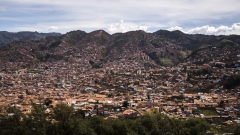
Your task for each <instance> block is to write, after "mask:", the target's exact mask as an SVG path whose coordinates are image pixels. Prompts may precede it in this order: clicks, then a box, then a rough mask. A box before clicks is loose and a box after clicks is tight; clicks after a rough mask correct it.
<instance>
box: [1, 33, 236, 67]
mask: <svg viewBox="0 0 240 135" xmlns="http://www.w3.org/2000/svg"><path fill="white" fill-rule="evenodd" d="M239 37H240V36H237V35H231V36H213V35H199V34H197V35H189V34H185V33H183V32H181V31H172V32H170V31H167V30H159V31H156V32H154V33H146V32H144V31H141V30H139V31H130V32H126V33H115V34H112V35H110V34H109V33H107V32H106V31H104V30H96V31H92V32H89V33H86V32H84V31H81V30H75V31H71V32H68V33H66V34H63V35H60V36H47V37H45V38H42V39H39V40H29V39H28V40H20V41H13V42H10V43H8V44H6V45H4V46H2V47H0V62H1V63H2V64H3V65H7V64H8V63H14V64H15V65H18V66H19V67H34V66H36V65H38V64H40V63H44V62H57V61H65V62H79V63H82V64H85V65H89V66H90V67H92V68H101V67H104V66H107V65H111V64H113V63H115V64H116V63H118V64H121V63H119V61H120V60H121V61H131V62H132V63H135V62H137V64H139V65H140V66H144V65H145V66H173V65H176V64H178V63H181V62H186V58H189V55H190V52H191V51H193V52H194V50H198V49H199V48H203V47H207V46H218V45H221V44H222V45H225V44H226V43H230V42H233V44H234V45H238V44H239V43H240V40H239V39H240V38H239ZM192 56H193V55H192ZM90 61H91V62H90ZM5 67H6V66H5Z"/></svg>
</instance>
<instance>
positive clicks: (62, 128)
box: [0, 103, 240, 135]
mask: <svg viewBox="0 0 240 135" xmlns="http://www.w3.org/2000/svg"><path fill="white" fill-rule="evenodd" d="M45 110H46V106H44V105H41V104H34V103H32V111H31V113H30V114H27V115H25V114H23V113H22V112H21V111H20V110H19V109H18V108H16V107H9V108H7V110H6V112H5V113H4V114H2V115H1V116H0V134H1V135H113V134H114V135H162V134H164V135H202V134H205V133H206V132H207V131H208V132H211V133H220V132H233V133H235V135H239V134H240V131H239V129H240V128H239V127H240V126H232V127H231V128H229V127H227V128H226V129H228V130H227V131H226V130H225V131H224V130H223V129H221V130H222V131H220V130H219V129H217V128H215V127H213V126H211V125H210V123H208V122H207V121H206V120H205V119H202V118H189V119H188V120H184V121H182V120H180V119H176V118H170V117H168V116H166V115H163V114H160V113H155V114H146V115H143V116H140V117H137V118H135V119H128V118H125V117H124V116H120V117H119V118H117V119H115V118H111V119H104V118H103V117H101V116H93V117H85V112H84V111H82V110H75V109H74V108H73V107H72V106H68V105H66V104H62V103H61V104H57V105H56V106H55V107H54V108H53V112H52V113H46V112H45Z"/></svg>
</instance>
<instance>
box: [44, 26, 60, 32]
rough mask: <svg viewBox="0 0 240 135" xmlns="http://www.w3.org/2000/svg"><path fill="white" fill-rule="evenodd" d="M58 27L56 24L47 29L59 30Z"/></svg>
mask: <svg viewBox="0 0 240 135" xmlns="http://www.w3.org/2000/svg"><path fill="white" fill-rule="evenodd" d="M57 29H58V27H56V26H50V27H48V28H47V30H49V31H52V30H57Z"/></svg>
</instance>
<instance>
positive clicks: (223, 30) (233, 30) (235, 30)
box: [187, 23, 240, 35]
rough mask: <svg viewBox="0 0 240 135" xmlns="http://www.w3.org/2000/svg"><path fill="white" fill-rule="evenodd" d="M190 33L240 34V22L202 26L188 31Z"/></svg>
mask: <svg viewBox="0 0 240 135" xmlns="http://www.w3.org/2000/svg"><path fill="white" fill-rule="evenodd" d="M187 33H189V34H207V35H230V34H240V23H234V24H233V25H232V26H230V27H228V26H223V25H221V26H219V27H213V26H208V25H206V26H202V27H196V28H194V29H191V30H189V31H187Z"/></svg>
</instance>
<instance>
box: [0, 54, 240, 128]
mask: <svg viewBox="0 0 240 135" xmlns="http://www.w3.org/2000/svg"><path fill="white" fill-rule="evenodd" d="M136 57H137V56H136ZM141 65H142V64H139V63H137V62H134V60H125V59H121V60H119V61H113V62H111V63H110V64H109V63H107V64H106V65H103V67H102V68H99V69H91V70H89V69H90V68H91V64H89V62H88V61H86V64H85V65H81V64H78V63H76V62H73V63H71V62H67V63H66V62H63V61H58V62H53V63H42V64H40V65H39V66H38V67H37V68H35V69H32V70H28V69H18V70H8V69H5V70H2V71H1V72H0V111H1V113H6V110H5V109H6V108H7V107H9V106H16V107H17V108H19V109H20V110H21V111H22V112H23V113H25V114H29V113H31V109H32V104H31V103H32V102H33V103H36V104H43V103H44V102H45V101H51V102H50V104H49V105H47V106H46V107H47V109H46V113H49V114H51V113H53V112H52V111H53V110H52V108H53V107H54V106H56V104H59V103H65V104H68V105H69V106H73V107H74V108H75V109H76V110H78V109H81V110H83V111H84V112H85V115H86V116H94V115H102V116H104V117H105V118H118V117H122V116H124V117H129V118H134V117H138V116H141V115H144V114H146V113H163V114H166V115H168V116H169V117H176V118H179V119H187V118H190V117H204V118H207V119H210V120H212V119H214V118H224V119H225V120H235V119H236V122H237V123H240V122H239V120H238V118H239V117H240V111H239V107H240V96H239V95H240V87H236V88H234V89H231V90H227V89H225V88H224V87H223V85H222V84H221V80H223V79H226V78H227V77H229V76H231V75H239V74H240V71H239V70H237V68H218V67H213V66H211V65H210V64H203V65H201V66H199V65H196V64H192V63H190V62H188V63H181V64H179V65H178V66H175V67H153V68H148V69H146V68H144V66H141ZM227 123H228V124H232V123H229V121H228V122H227Z"/></svg>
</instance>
